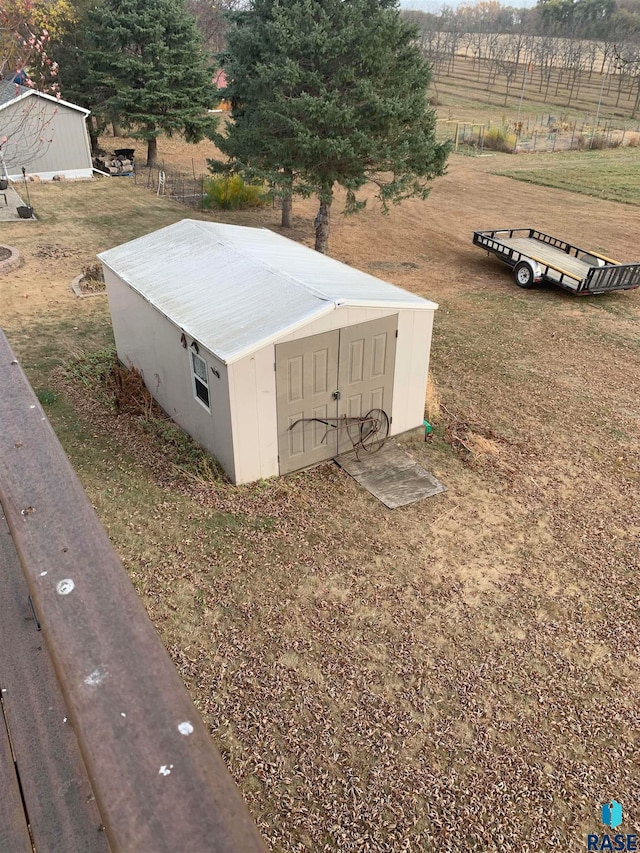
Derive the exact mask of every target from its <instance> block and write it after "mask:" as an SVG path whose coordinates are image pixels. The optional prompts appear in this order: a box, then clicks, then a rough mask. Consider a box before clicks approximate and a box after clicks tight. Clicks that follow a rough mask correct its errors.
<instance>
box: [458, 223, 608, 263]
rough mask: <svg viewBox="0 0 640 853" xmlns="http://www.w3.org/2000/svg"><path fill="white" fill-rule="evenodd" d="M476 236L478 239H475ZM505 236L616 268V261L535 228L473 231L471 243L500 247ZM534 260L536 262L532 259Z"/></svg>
mask: <svg viewBox="0 0 640 853" xmlns="http://www.w3.org/2000/svg"><path fill="white" fill-rule="evenodd" d="M476 236H478V239H476ZM506 236H508V237H509V238H512V237H528V238H530V239H532V240H537V241H538V242H540V243H546V244H547V245H548V246H553V247H554V248H555V249H560V251H562V252H565V253H566V254H567V255H571V256H573V257H575V258H577V257H578V255H590V256H591V257H593V258H598V259H599V260H601V261H604V263H605V264H607V265H614V266H618V261H614V260H613V259H612V258H609V257H607V256H606V255H603V254H601V253H600V252H594V251H593V249H584V248H583V247H582V246H576V245H574V244H573V243H567V241H566V240H561V239H560V238H559V237H553V236H552V235H551V234H545V232H544V231H539V230H538V229H537V228H499V229H494V230H491V231H474V238H473V242H474V243H475V244H476V245H478V246H484V245H485V242H484V239H482V238H485V239H489V238H490V239H492V240H493V241H494V242H495V243H496V244H497V245H500V239H504V238H505V237H506ZM534 260H538V259H537V258H534Z"/></svg>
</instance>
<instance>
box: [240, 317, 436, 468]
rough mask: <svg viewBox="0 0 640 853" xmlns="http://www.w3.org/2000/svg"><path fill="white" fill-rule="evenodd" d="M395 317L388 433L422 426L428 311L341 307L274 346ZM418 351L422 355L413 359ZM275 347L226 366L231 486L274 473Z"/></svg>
mask: <svg viewBox="0 0 640 853" xmlns="http://www.w3.org/2000/svg"><path fill="white" fill-rule="evenodd" d="M392 314H397V315H398V340H397V346H396V361H395V371H394V391H393V411H392V412H391V413H390V414H391V416H392V418H393V423H392V425H391V430H390V434H391V435H399V434H400V433H402V432H406V431H407V430H410V429H413V428H415V427H417V426H420V425H421V424H422V419H423V417H424V402H425V392H426V379H427V372H428V367H429V350H430V347H431V330H432V325H433V314H434V312H433V311H432V310H424V309H423V310H419V311H415V310H410V309H389V308H366V307H360V306H357V307H354V306H343V307H340V308H337V309H336V310H335V311H332V312H331V313H330V314H327V315H325V316H324V317H321V318H319V319H318V320H315V321H313V322H312V323H309V324H307V325H306V326H304V327H303V328H300V329H297V330H296V331H295V332H292V333H290V334H288V335H285V336H283V337H282V338H281V339H279V340H278V341H277V343H284V342H285V341H292V340H298V339H299V338H306V337H310V336H311V335H317V334H320V333H322V332H327V331H331V330H333V329H340V328H343V327H345V326H351V325H354V324H356V323H365V322H367V321H368V320H376V319H378V318H379V317H388V316H390V315H392ZM420 352H422V353H423V356H422V357H418V353H420ZM274 363H275V344H269V345H267V346H264V347H262V348H260V349H258V350H256V351H255V352H254V353H252V354H251V355H249V356H245V357H244V358H242V359H239V360H238V361H237V362H234V363H232V364H230V365H229V387H230V393H231V399H230V408H231V424H232V429H233V431H234V436H235V442H234V468H235V471H236V482H238V483H246V482H251V481H252V480H256V479H259V478H261V477H272V476H274V475H276V474H278V473H279V468H278V433H277V411H276V379H275V371H274Z"/></svg>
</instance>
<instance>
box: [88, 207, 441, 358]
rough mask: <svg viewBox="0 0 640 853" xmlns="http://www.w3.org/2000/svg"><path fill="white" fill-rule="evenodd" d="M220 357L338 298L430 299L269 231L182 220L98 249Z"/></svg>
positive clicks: (416, 302)
mask: <svg viewBox="0 0 640 853" xmlns="http://www.w3.org/2000/svg"><path fill="white" fill-rule="evenodd" d="M98 257H99V258H100V260H101V261H102V262H103V263H104V264H105V266H107V267H108V268H109V269H111V270H112V271H113V272H114V273H116V275H118V276H119V277H120V278H121V279H123V280H124V281H126V282H127V283H128V284H129V285H130V286H131V287H132V288H133V289H134V290H135V291H137V292H138V293H139V294H140V295H141V296H143V297H144V298H145V299H146V300H147V301H148V302H150V303H151V304H152V305H153V306H154V307H155V308H157V309H158V310H159V311H160V312H161V313H163V314H164V315H165V316H167V317H168V318H169V319H171V320H172V321H173V322H174V323H176V325H178V326H179V327H180V328H181V329H183V330H184V331H185V332H186V334H188V335H189V336H190V337H193V338H195V339H196V340H197V341H199V342H200V343H201V344H203V345H204V346H205V347H206V348H207V349H209V350H210V351H211V352H213V353H214V354H215V355H216V356H218V357H219V358H220V359H221V360H222V361H224V362H227V363H229V362H231V361H235V360H237V359H238V358H241V357H242V356H244V355H246V354H248V353H250V352H251V351H253V350H254V349H256V348H257V347H258V346H263V345H265V344H267V343H270V342H271V341H274V340H277V339H278V338H279V337H281V336H282V335H284V334H286V333H287V332H290V331H293V330H295V329H297V328H299V327H300V326H303V325H305V324H307V323H309V322H311V321H312V320H314V319H316V318H318V317H321V316H322V315H323V314H327V313H329V312H330V311H333V310H334V309H335V308H337V307H338V306H339V305H364V306H370V307H373V308H379V307H383V308H397V309H402V308H405V309H406V308H410V309H414V310H415V309H418V310H420V309H422V310H424V309H431V310H432V309H434V308H437V305H435V303H433V302H429V301H428V300H427V299H422V297H420V296H416V295H415V294H413V293H409V292H408V291H406V290H402V288H400V287H396V286H395V285H393V284H389V283H388V282H386V281H381V280H380V279H379V278H375V277H374V276H371V275H368V274H367V273H364V272H360V270H356V269H354V268H353V267H350V266H347V265H346V264H342V263H340V262H339V261H336V260H334V259H333V258H328V257H327V256H326V255H321V254H319V253H318V252H315V251H314V250H313V249H309V248H307V247H306V246H302V245H300V244H299V243H295V242H294V241H293V240H289V239H287V238H286V237H281V236H280V235H279V234H274V233H273V232H272V231H269V230H268V229H266V228H245V227H242V226H238V225H223V224H221V223H218V222H199V221H196V220H193V219H183V220H182V221H181V222H177V223H175V224H174V225H169V226H168V227H167V228H162V229H160V230H159V231H154V232H153V233H151V234H147V235H146V236H145V237H140V238H138V239H137V240H132V241H131V242H129V243H124V244H123V245H121V246H116V247H115V248H114V249H109V250H108V251H106V252H102V253H101V254H100V255H98Z"/></svg>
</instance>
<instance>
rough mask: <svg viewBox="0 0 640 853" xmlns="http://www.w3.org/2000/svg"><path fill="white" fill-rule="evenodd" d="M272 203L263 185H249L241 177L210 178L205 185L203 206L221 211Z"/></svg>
mask: <svg viewBox="0 0 640 853" xmlns="http://www.w3.org/2000/svg"><path fill="white" fill-rule="evenodd" d="M269 201H271V197H270V195H269V193H268V192H265V189H264V186H263V185H262V184H247V183H245V181H244V180H243V179H242V178H241V177H240V175H231V176H229V177H226V176H225V177H221V178H208V179H207V180H206V181H205V184H204V199H203V206H204V207H205V209H207V210H208V209H210V208H212V207H217V208H220V209H221V210H242V209H244V208H245V207H262V206H263V205H265V204H268V203H269Z"/></svg>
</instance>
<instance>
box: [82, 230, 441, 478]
mask: <svg viewBox="0 0 640 853" xmlns="http://www.w3.org/2000/svg"><path fill="white" fill-rule="evenodd" d="M98 257H99V258H100V260H101V261H102V264H103V267H104V274H105V281H106V284H107V293H108V298H109V307H110V310H111V317H112V320H113V329H114V333H115V339H116V347H117V351H118V357H119V358H120V360H121V361H122V362H123V363H124V364H126V365H128V366H131V365H134V366H135V367H136V368H137V369H138V370H140V371H142V374H143V377H144V381H145V384H146V385H147V387H148V389H149V391H150V392H151V394H152V395H153V396H154V398H155V399H156V400H157V401H158V403H159V404H160V406H162V408H163V409H164V410H165V411H166V412H167V413H168V414H169V415H170V416H171V417H172V418H173V419H174V420H175V421H176V422H177V423H178V424H179V425H180V426H181V427H182V428H183V429H184V430H186V432H188V433H189V434H190V435H192V436H193V437H194V438H195V439H196V440H197V441H198V442H199V443H200V444H201V445H202V446H203V447H205V448H206V449H207V450H209V451H210V452H211V453H212V454H213V455H214V456H215V457H216V458H217V459H218V461H219V462H220V463H221V465H222V466H223V468H224V469H225V471H226V472H227V473H228V474H229V476H230V478H231V479H232V481H233V482H234V483H246V482H251V481H253V480H257V479H260V478H262V477H271V476H273V475H276V474H285V473H287V472H289V471H294V470H298V469H301V468H305V467H307V466H309V465H313V464H315V463H317V462H321V461H323V460H326V459H332V458H333V457H335V456H336V455H338V453H341V452H344V451H345V450H347V449H350V448H351V441H350V440H349V438H348V436H347V435H346V432H345V431H344V430H342V431H340V430H333V429H330V430H329V431H328V434H326V435H325V433H327V428H326V427H325V426H323V425H322V424H319V423H317V422H313V421H310V422H300V423H298V424H297V425H296V426H294V427H293V429H290V428H289V427H290V426H291V425H292V424H293V423H294V422H295V421H297V420H299V419H300V418H316V417H328V418H332V417H334V418H335V417H339V416H340V415H342V414H347V415H349V416H359V415H363V414H366V413H367V412H368V411H369V410H370V409H373V408H379V409H383V410H384V411H385V412H386V413H387V414H388V416H389V419H390V422H391V425H390V434H391V435H397V434H399V433H402V432H405V431H407V430H410V429H413V428H415V427H418V426H421V425H422V420H423V417H424V402H425V388H426V382H427V373H428V368H429V349H430V345H431V330H432V325H433V315H434V311H435V309H436V308H437V305H435V304H434V303H433V302H429V301H428V300H426V299H422V298H421V297H419V296H416V295H414V294H413V293H409V292H407V291H405V290H402V289H401V288H399V287H395V286H394V285H392V284H389V283H387V282H384V281H381V280H380V279H378V278H374V277H373V276H371V275H368V274H367V273H364V272H360V271H359V270H356V269H353V268H352V267H349V266H347V265H346V264H342V263H340V262H339V261H336V260H333V259H332V258H328V257H326V256H325V255H321V254H318V253H317V252H315V251H313V250H312V249H309V248H307V247H305V246H302V245H300V244H299V243H295V242H294V241H292V240H289V239H287V238H285V237H281V236H279V235H278V234H274V233H273V232H271V231H269V230H267V229H262V228H244V227H239V226H235V225H223V224H219V223H214V222H199V221H194V220H189V219H185V220H183V221H182V222H178V223H176V224H175V225H170V226H169V227H167V228H163V229H161V230H159V231H155V232H153V233H152V234H148V235H147V236H145V237H140V238H139V239H137V240H132V241H131V242H129V243H125V244H124V245H122V246H117V247H116V248H114V249H110V250H109V251H106V252H103V253H102V254H100V255H99V256H98Z"/></svg>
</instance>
